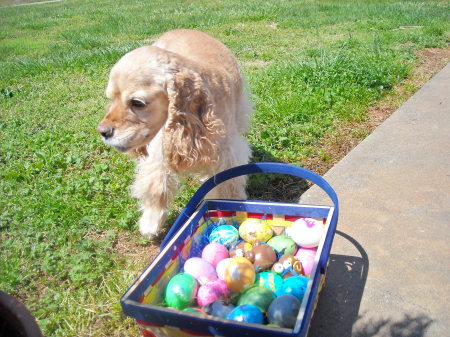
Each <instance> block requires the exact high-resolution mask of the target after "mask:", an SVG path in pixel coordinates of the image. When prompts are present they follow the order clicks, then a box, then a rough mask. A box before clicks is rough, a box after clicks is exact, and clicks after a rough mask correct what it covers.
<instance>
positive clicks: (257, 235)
mask: <svg viewBox="0 0 450 337" xmlns="http://www.w3.org/2000/svg"><path fill="white" fill-rule="evenodd" d="M239 235H240V236H241V238H242V239H244V240H245V241H247V242H249V243H253V242H255V241H256V240H259V241H261V242H267V241H269V240H270V238H271V237H272V235H273V230H272V227H271V226H270V225H269V224H267V223H266V222H264V221H261V220H260V219H251V218H249V219H246V220H244V221H243V222H242V224H241V225H240V226H239Z"/></svg>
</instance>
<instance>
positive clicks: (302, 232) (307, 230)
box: [285, 218, 325, 248]
mask: <svg viewBox="0 0 450 337" xmlns="http://www.w3.org/2000/svg"><path fill="white" fill-rule="evenodd" d="M285 232H286V235H287V236H289V237H291V238H292V240H294V241H295V243H296V244H298V245H299V246H301V247H305V248H312V247H317V246H318V245H319V242H320V240H321V239H322V236H323V235H324V233H325V228H324V226H323V224H322V223H321V222H320V221H317V220H314V219H311V218H300V219H298V220H295V221H294V223H293V224H292V226H291V227H286V231H285Z"/></svg>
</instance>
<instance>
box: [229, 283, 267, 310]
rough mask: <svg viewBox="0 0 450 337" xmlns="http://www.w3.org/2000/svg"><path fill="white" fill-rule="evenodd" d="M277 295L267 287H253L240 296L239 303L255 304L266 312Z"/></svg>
mask: <svg viewBox="0 0 450 337" xmlns="http://www.w3.org/2000/svg"><path fill="white" fill-rule="evenodd" d="M275 297H276V295H275V293H274V292H273V291H272V290H269V289H268V288H266V287H251V288H249V289H247V290H246V291H245V292H244V293H243V294H242V295H241V297H240V298H239V301H238V305H244V304H253V305H256V306H257V307H258V309H259V310H261V311H262V312H266V311H267V308H269V305H270V303H272V301H273V300H274V299H275Z"/></svg>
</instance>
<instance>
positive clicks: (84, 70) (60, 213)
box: [0, 0, 449, 336]
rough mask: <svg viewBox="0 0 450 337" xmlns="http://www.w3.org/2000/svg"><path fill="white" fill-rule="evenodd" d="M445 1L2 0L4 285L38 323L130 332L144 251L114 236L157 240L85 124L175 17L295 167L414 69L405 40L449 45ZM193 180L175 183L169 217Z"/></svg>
mask: <svg viewBox="0 0 450 337" xmlns="http://www.w3.org/2000/svg"><path fill="white" fill-rule="evenodd" d="M448 14H449V8H448V4H447V3H446V1H428V2H426V1H398V0H397V1H388V0H384V1H383V0H377V1H376V0H365V1H358V2H355V1H330V0H328V1H317V0H314V1H313V0H305V1H259V0H248V1H245V2H244V1H237V0H233V1H232V0H230V1H214V0H206V1H167V0H164V1H163V0H159V1H124V0H119V1H100V0H95V1H93V0H87V1H76V0H73V1H71V0H68V1H62V2H57V3H53V4H41V5H31V6H20V7H3V8H0V24H1V26H2V29H1V30H0V179H1V183H0V191H1V192H0V193H1V199H0V271H1V272H0V289H2V290H5V291H7V292H10V293H12V294H14V295H16V296H18V297H19V298H21V299H22V300H23V302H24V303H25V304H26V305H27V306H28V307H29V308H30V309H31V310H32V312H33V314H34V315H36V317H37V319H38V322H39V324H40V326H41V327H42V329H43V331H44V334H45V335H46V336H134V335H136V333H137V329H136V327H135V326H134V324H133V323H132V321H131V320H129V319H126V318H124V317H123V316H122V315H121V310H120V305H119V298H120V296H121V294H122V293H123V292H124V291H125V290H126V288H127V286H128V285H130V284H131V282H132V280H133V279H134V278H135V277H136V276H137V275H138V273H139V271H140V270H141V269H142V268H143V266H144V265H145V264H146V263H147V262H148V259H146V258H145V257H141V259H139V260H136V259H135V258H130V256H131V255H132V254H128V253H124V252H123V251H118V249H119V246H120V245H119V244H118V242H121V241H120V240H122V238H123V237H126V238H127V240H128V241H127V242H129V244H130V247H131V249H137V250H140V251H142V250H145V249H150V244H151V243H148V242H147V241H146V240H143V239H141V238H140V236H139V234H138V233H137V228H136V227H137V226H136V220H137V218H138V216H139V212H138V211H137V207H136V202H135V200H132V199H131V198H130V197H129V189H128V186H129V185H130V182H131V180H132V177H133V170H134V165H133V163H132V162H131V161H129V160H128V159H127V158H125V157H124V156H122V155H120V154H118V153H116V152H114V151H113V150H112V149H110V148H107V147H105V146H104V145H103V144H102V143H101V141H100V139H99V137H98V136H97V134H96V132H95V127H96V124H97V123H98V121H99V120H100V119H101V118H102V115H103V114H104V106H105V104H106V103H107V100H106V98H105V97H104V89H105V86H106V82H107V76H108V72H109V69H110V68H111V66H112V65H113V64H114V63H115V62H116V61H117V59H118V58H120V56H121V55H123V54H124V53H125V52H127V51H129V50H131V49H133V48H135V47H138V46H141V45H144V44H148V43H151V41H152V40H153V39H154V38H156V37H157V36H158V35H159V34H161V33H162V32H164V31H166V30H169V29H173V28H182V27H183V28H194V29H200V30H203V31H205V32H208V33H210V34H212V35H213V36H215V37H217V38H219V39H220V40H221V41H223V42H224V43H225V44H226V45H227V46H229V47H230V48H231V49H232V51H233V52H234V53H235V54H236V55H237V57H238V59H239V61H240V62H241V64H242V68H243V71H244V73H245V74H246V76H247V79H248V83H249V87H250V88H251V90H252V92H253V94H254V96H253V102H254V103H255V110H256V112H255V115H254V121H253V126H254V127H253V128H252V130H251V131H250V133H249V135H248V139H249V140H250V142H251V143H252V145H253V147H254V153H255V155H254V160H281V161H284V162H291V163H297V164H301V163H302V160H303V159H305V158H308V156H310V155H311V153H313V152H314V151H315V150H316V149H317V146H318V142H319V141H320V140H321V139H323V138H324V137H327V136H328V135H330V134H332V132H333V130H336V128H339V125H340V124H341V123H346V122H349V121H361V120H364V119H365V118H366V117H367V116H366V110H367V107H368V106H369V105H371V104H373V103H374V102H376V101H377V100H379V99H381V98H382V97H383V96H384V95H385V94H386V93H387V92H389V90H391V88H392V87H393V86H394V85H395V84H397V83H399V82H401V81H402V80H403V79H405V78H406V77H407V76H408V74H409V73H410V71H411V69H412V67H413V66H414V62H415V56H414V53H413V51H414V50H416V49H422V48H426V47H447V46H448V42H449V35H448V32H449V23H448ZM402 26H420V27H418V28H411V29H399V27H402ZM324 160H326V158H325V157H324ZM261 179H263V178H261V177H260V178H255V179H253V180H252V186H253V187H252V188H253V190H254V189H255V188H260V187H261V184H262V183H263V182H262V181H261ZM195 186H196V185H195V183H189V184H186V185H185V186H184V189H183V191H182V193H181V194H180V196H179V197H178V198H177V200H176V202H175V205H174V206H173V209H172V214H173V215H175V214H177V212H178V211H179V209H180V207H182V206H183V205H184V204H185V203H186V201H187V200H188V198H189V196H190V195H191V194H192V192H193V190H194V189H195ZM255 186H256V187H255ZM172 218H173V216H172ZM141 255H142V256H144V255H143V254H141Z"/></svg>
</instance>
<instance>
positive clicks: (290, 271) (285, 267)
mask: <svg viewBox="0 0 450 337" xmlns="http://www.w3.org/2000/svg"><path fill="white" fill-rule="evenodd" d="M272 271H273V272H275V273H277V274H280V275H281V276H282V277H283V278H284V279H286V278H288V277H290V276H293V275H301V273H302V265H301V263H300V261H299V260H298V259H297V258H296V257H295V256H294V255H283V256H282V257H281V259H280V260H279V261H278V262H276V263H275V264H274V265H273V266H272Z"/></svg>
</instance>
